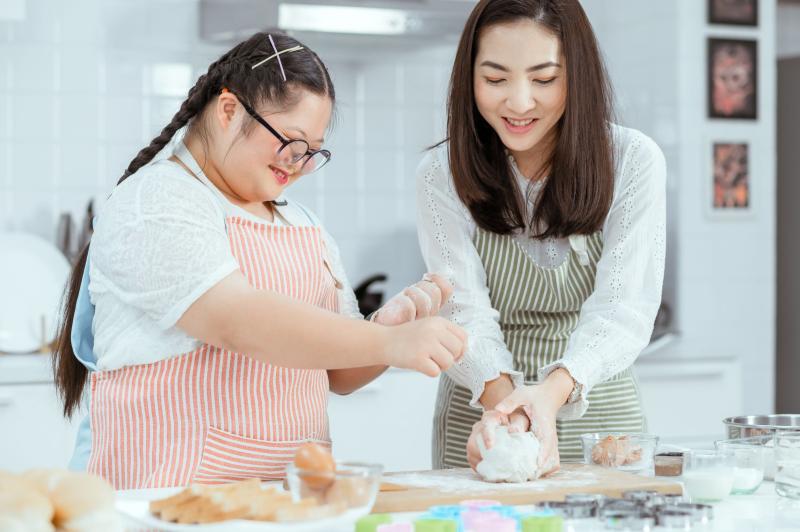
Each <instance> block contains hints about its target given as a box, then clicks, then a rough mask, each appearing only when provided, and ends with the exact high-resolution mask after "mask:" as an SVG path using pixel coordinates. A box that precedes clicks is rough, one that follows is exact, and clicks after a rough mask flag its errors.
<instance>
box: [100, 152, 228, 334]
mask: <svg viewBox="0 0 800 532" xmlns="http://www.w3.org/2000/svg"><path fill="white" fill-rule="evenodd" d="M90 259H91V263H92V269H91V271H90V275H91V277H92V287H93V288H94V291H95V292H99V291H104V290H107V291H110V292H113V294H114V295H115V296H116V298H117V299H119V300H120V301H121V302H123V303H124V304H126V305H130V306H131V307H134V308H136V309H138V310H139V311H141V312H142V313H143V314H145V315H146V316H147V317H148V318H150V319H152V320H153V321H154V322H155V323H157V325H158V326H159V327H160V328H162V329H164V330H166V329H168V328H170V327H173V326H174V325H175V324H176V323H177V321H178V320H179V319H180V317H181V316H182V315H183V313H184V312H186V309H188V308H189V306H190V305H191V304H192V303H194V302H195V301H196V300H197V299H198V298H199V297H200V296H201V295H203V294H204V293H205V292H206V291H207V290H208V289H209V288H211V287H212V286H214V285H215V284H217V283H218V282H219V281H220V280H222V279H223V278H224V277H226V276H228V275H229V274H230V273H232V272H234V271H236V270H237V269H239V265H238V263H237V262H236V260H235V258H234V257H233V254H232V252H231V248H230V243H229V240H228V236H227V233H226V231H225V215H224V213H223V211H222V209H221V207H220V206H219V204H218V203H217V200H216V198H215V197H214V196H213V194H212V193H211V191H209V190H208V189H207V188H206V186H205V185H204V184H202V183H201V182H200V181H198V180H196V179H195V178H193V177H192V176H190V175H188V174H186V173H185V172H184V171H183V170H182V169H181V168H180V167H178V166H177V165H174V164H173V163H170V162H168V161H164V162H161V163H157V164H154V165H151V166H149V167H147V168H145V169H142V170H140V171H139V172H137V173H136V174H135V175H134V176H132V177H131V178H129V179H128V180H127V181H125V182H123V183H122V184H121V185H120V186H119V187H117V188H116V189H115V191H114V193H113V194H112V196H111V197H110V198H109V200H108V202H107V203H106V205H105V206H104V208H103V211H102V212H101V214H100V216H99V218H98V221H97V224H96V227H95V233H94V235H93V237H92V245H91V255H90Z"/></svg>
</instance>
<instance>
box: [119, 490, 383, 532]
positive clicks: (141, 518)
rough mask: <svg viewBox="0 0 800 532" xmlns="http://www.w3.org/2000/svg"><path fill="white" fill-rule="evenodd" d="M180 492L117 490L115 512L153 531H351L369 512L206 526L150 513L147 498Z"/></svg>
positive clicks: (222, 522) (151, 498)
mask: <svg viewBox="0 0 800 532" xmlns="http://www.w3.org/2000/svg"><path fill="white" fill-rule="evenodd" d="M179 491H181V488H159V489H148V490H129V491H121V492H118V493H117V502H116V507H117V511H118V512H119V513H120V514H121V515H122V516H123V517H124V518H125V519H127V520H128V521H129V522H130V523H134V524H136V525H139V526H142V527H147V528H149V529H156V530H168V531H176V532H201V531H202V532H228V531H231V532H236V531H241V532H338V531H342V532H345V531H347V532H352V530H353V528H354V526H355V523H356V521H358V520H359V519H360V518H362V517H364V516H365V515H367V514H368V513H369V509H367V508H364V509H360V510H350V511H348V512H346V513H344V514H342V515H340V516H337V517H331V518H328V519H318V520H316V521H307V522H304V523H268V522H263V521H248V520H244V519H236V520H230V521H220V522H219V523H213V524H208V525H179V524H176V523H168V522H166V521H162V520H161V519H159V518H157V517H155V516H153V515H152V514H151V513H150V509H149V505H150V501H152V500H156V499H163V498H165V497H169V496H170V495H174V494H175V493H177V492H179Z"/></svg>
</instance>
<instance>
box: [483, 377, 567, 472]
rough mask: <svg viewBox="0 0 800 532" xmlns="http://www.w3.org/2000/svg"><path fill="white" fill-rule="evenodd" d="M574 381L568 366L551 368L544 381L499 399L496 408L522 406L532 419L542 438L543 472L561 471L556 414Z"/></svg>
mask: <svg viewBox="0 0 800 532" xmlns="http://www.w3.org/2000/svg"><path fill="white" fill-rule="evenodd" d="M574 384H575V383H574V381H573V380H572V377H571V376H570V374H569V372H568V371H567V370H565V369H557V370H555V371H554V372H552V373H551V374H550V375H548V376H547V378H546V379H545V380H544V382H542V383H541V384H534V385H531V386H522V387H519V388H517V389H516V390H514V391H513V392H511V394H510V395H509V396H508V397H506V398H505V399H503V400H502V401H500V402H499V403H498V404H497V406H495V410H497V411H498V412H499V413H500V414H504V415H509V414H511V413H512V412H515V411H519V409H521V410H522V411H523V412H525V414H527V416H528V417H529V418H530V420H531V425H532V427H533V433H534V434H535V435H536V437H537V438H538V439H539V443H540V444H541V448H540V450H539V470H540V471H541V472H542V475H549V474H551V473H555V472H556V471H558V469H559V467H560V459H559V456H558V435H557V433H556V414H557V413H558V410H559V408H561V407H562V406H563V405H564V403H566V402H567V399H568V398H569V394H570V393H571V392H572V388H573V386H574Z"/></svg>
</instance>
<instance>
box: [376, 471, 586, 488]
mask: <svg viewBox="0 0 800 532" xmlns="http://www.w3.org/2000/svg"><path fill="white" fill-rule="evenodd" d="M384 480H386V481H387V482H391V483H392V484H399V485H401V486H409V487H416V488H431V489H436V490H438V491H439V492H458V493H462V494H473V493H482V492H490V493H492V492H494V493H496V492H497V491H518V490H520V489H524V490H530V491H548V490H556V489H562V488H583V487H587V486H592V485H594V484H597V483H598V482H600V478H599V477H598V476H597V474H596V473H595V472H593V471H586V470H561V471H559V472H558V473H556V474H554V475H552V476H548V477H546V478H540V479H538V480H534V481H531V482H519V483H499V484H493V483H489V482H486V481H485V480H482V479H481V477H479V476H478V475H477V474H476V473H475V472H474V471H473V470H472V469H443V470H440V471H430V472H426V473H421V472H420V473H396V474H392V475H387V476H386V477H384Z"/></svg>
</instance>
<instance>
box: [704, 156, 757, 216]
mask: <svg viewBox="0 0 800 532" xmlns="http://www.w3.org/2000/svg"><path fill="white" fill-rule="evenodd" d="M712 161H713V164H712V174H713V186H712V191H713V192H712V194H711V202H710V203H711V209H712V211H713V212H714V213H715V214H736V213H739V214H749V213H751V212H752V207H753V198H752V183H751V179H750V175H751V168H752V166H751V160H750V145H749V143H747V142H714V143H713V144H712Z"/></svg>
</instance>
